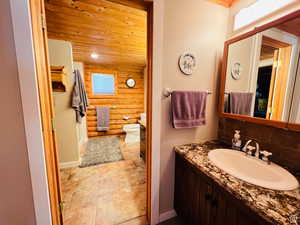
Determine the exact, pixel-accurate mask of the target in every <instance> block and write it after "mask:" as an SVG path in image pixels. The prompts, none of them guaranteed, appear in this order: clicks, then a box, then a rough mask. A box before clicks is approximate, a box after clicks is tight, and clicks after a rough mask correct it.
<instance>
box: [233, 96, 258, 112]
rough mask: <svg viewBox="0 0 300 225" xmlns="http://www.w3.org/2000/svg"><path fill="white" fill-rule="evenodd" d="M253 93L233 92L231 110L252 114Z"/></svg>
mask: <svg viewBox="0 0 300 225" xmlns="http://www.w3.org/2000/svg"><path fill="white" fill-rule="evenodd" d="M252 98H253V93H249V92H245V93H242V92H231V93H230V112H231V113H233V114H240V115H246V116H251V105H252Z"/></svg>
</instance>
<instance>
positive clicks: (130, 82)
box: [126, 78, 136, 88]
mask: <svg viewBox="0 0 300 225" xmlns="http://www.w3.org/2000/svg"><path fill="white" fill-rule="evenodd" d="M135 84H136V83H135V80H134V79H132V78H128V79H127V80H126V85H127V87H129V88H134V87H135Z"/></svg>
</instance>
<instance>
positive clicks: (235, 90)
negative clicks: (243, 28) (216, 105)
mask: <svg viewBox="0 0 300 225" xmlns="http://www.w3.org/2000/svg"><path fill="white" fill-rule="evenodd" d="M229 43H230V41H229ZM299 43H300V17H299V18H296V19H293V20H290V21H288V22H285V23H282V24H279V25H276V26H275V27H272V28H269V29H267V30H264V31H261V32H259V33H255V34H254V35H251V36H248V37H247V38H245V39H242V40H239V41H236V42H231V43H230V44H229V45H228V51H227V61H226V60H225V61H226V62H227V65H226V71H225V72H226V76H225V88H224V89H225V92H224V106H222V108H223V109H224V112H225V113H229V114H235V115H237V114H238V115H242V116H247V117H253V118H261V119H266V120H274V121H282V122H288V120H289V118H291V119H293V120H294V121H297V120H298V122H299V123H300V112H299V111H300V108H299V103H300V102H299V100H296V99H297V97H295V96H299V94H300V80H299V79H298V80H296V73H297V65H298V61H299V46H300V45H299ZM236 63H239V64H240V68H241V69H240V70H239V72H240V74H239V79H234V73H233V71H235V69H234V68H235V65H236ZM294 86H296V87H297V86H298V87H299V88H296V89H295V93H296V94H295V95H294V98H293V92H294ZM298 89H299V90H298ZM297 93H298V94H297ZM292 99H293V101H292Z"/></svg>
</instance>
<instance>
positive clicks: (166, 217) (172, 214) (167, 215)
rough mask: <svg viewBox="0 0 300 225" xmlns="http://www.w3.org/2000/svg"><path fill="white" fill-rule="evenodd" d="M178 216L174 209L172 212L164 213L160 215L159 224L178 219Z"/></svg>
mask: <svg viewBox="0 0 300 225" xmlns="http://www.w3.org/2000/svg"><path fill="white" fill-rule="evenodd" d="M176 216H177V213H176V211H175V210H174V209H172V210H169V211H167V212H164V213H161V214H160V215H159V222H160V223H161V222H164V221H166V220H169V219H172V218H173V217H176Z"/></svg>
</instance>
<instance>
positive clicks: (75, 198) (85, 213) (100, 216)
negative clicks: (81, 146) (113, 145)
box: [61, 142, 146, 225]
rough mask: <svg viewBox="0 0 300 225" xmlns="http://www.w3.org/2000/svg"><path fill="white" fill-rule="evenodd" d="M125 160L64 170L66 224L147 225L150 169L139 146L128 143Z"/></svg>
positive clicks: (125, 148) (122, 147)
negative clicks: (147, 185)
mask: <svg viewBox="0 0 300 225" xmlns="http://www.w3.org/2000/svg"><path fill="white" fill-rule="evenodd" d="M121 150H122V154H123V157H124V160H122V161H119V162H113V163H106V164H101V165H97V166H91V167H86V168H68V169H62V170H61V183H62V193H63V200H64V201H65V208H64V212H63V217H64V225H116V224H122V225H145V224H146V219H145V216H144V215H145V213H146V170H145V163H144V162H143V160H142V159H140V157H139V143H134V144H125V143H124V142H122V144H121Z"/></svg>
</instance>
